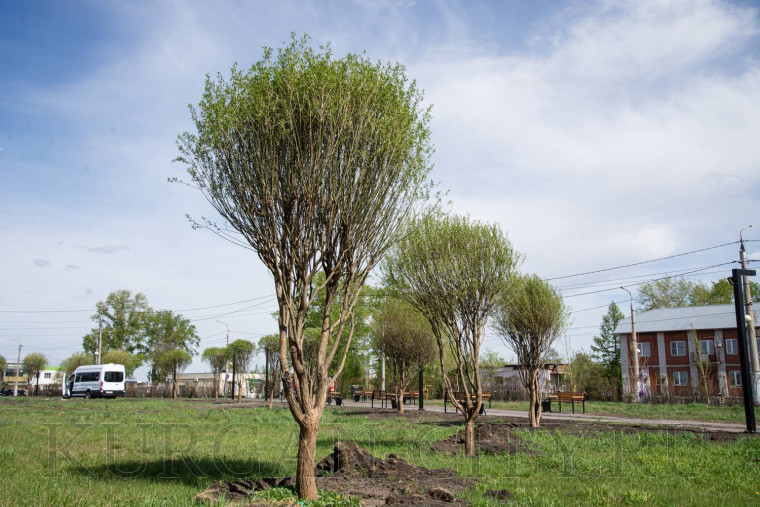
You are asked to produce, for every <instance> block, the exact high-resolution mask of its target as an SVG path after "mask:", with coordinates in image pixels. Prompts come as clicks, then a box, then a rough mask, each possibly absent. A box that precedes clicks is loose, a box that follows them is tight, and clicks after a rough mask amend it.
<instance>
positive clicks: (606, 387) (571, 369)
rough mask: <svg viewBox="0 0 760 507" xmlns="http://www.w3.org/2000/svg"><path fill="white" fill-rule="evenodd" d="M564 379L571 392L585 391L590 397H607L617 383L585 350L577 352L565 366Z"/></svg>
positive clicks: (612, 393) (611, 393)
mask: <svg viewBox="0 0 760 507" xmlns="http://www.w3.org/2000/svg"><path fill="white" fill-rule="evenodd" d="M565 371H566V380H567V381H568V382H569V388H570V390H571V391H573V392H585V393H587V394H588V395H589V398H591V399H595V400H598V399H602V398H607V399H609V398H610V397H612V396H613V395H614V392H613V391H614V390H615V389H616V387H617V383H615V382H613V381H612V378H610V377H608V376H607V370H606V369H605V367H604V366H603V365H602V364H600V363H598V362H596V361H594V358H593V357H592V356H591V355H589V354H587V353H586V352H583V351H580V352H577V353H576V354H575V355H574V356H573V358H572V360H571V361H570V364H568V365H567V367H566V370H565Z"/></svg>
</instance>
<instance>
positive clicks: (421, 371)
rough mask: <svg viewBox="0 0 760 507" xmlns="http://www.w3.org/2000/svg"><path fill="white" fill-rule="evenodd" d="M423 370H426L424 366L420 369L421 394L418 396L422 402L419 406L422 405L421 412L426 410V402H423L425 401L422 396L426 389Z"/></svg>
mask: <svg viewBox="0 0 760 507" xmlns="http://www.w3.org/2000/svg"><path fill="white" fill-rule="evenodd" d="M423 369H424V366H423V367H420V378H419V379H418V380H419V382H420V387H419V394H418V396H419V397H420V398H419V400H420V404H419V405H420V410H425V402H424V401H423V400H424V396H423V394H422V391H423V390H424V387H425V386H424V383H425V382H424V378H423V376H424V372H423Z"/></svg>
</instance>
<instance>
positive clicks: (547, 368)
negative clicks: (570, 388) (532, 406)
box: [495, 363, 565, 393]
mask: <svg viewBox="0 0 760 507" xmlns="http://www.w3.org/2000/svg"><path fill="white" fill-rule="evenodd" d="M521 369H522V366H520V365H519V364H505V365H504V366H502V367H501V368H499V369H498V370H496V374H495V376H496V377H500V378H503V379H505V381H504V382H505V384H507V385H509V384H514V385H515V386H518V385H519V386H522V384H521V383H520V382H521V381H520V370H521ZM564 375H565V365H564V364H557V363H546V364H545V365H544V367H543V368H542V369H541V370H539V372H538V390H539V392H543V393H548V392H553V391H556V390H557V389H558V388H559V386H560V385H562V377H564Z"/></svg>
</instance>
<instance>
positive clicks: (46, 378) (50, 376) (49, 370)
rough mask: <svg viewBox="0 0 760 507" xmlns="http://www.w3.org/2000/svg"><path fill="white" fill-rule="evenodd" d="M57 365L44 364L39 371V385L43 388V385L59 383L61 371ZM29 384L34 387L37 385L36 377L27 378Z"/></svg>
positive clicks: (56, 384)
mask: <svg viewBox="0 0 760 507" xmlns="http://www.w3.org/2000/svg"><path fill="white" fill-rule="evenodd" d="M60 369H61V368H60V367H59V366H45V367H44V368H42V370H41V371H40V377H39V379H40V380H39V382H40V387H42V388H44V387H45V386H52V385H55V386H58V385H60V384H61V372H60ZM29 386H30V387H32V388H34V387H36V386H37V377H32V378H30V379H29Z"/></svg>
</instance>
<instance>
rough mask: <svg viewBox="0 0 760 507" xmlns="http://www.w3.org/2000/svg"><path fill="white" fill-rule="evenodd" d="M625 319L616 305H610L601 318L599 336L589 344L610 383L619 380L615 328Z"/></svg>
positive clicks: (613, 303) (618, 349) (618, 350)
mask: <svg viewBox="0 0 760 507" xmlns="http://www.w3.org/2000/svg"><path fill="white" fill-rule="evenodd" d="M623 318H625V315H623V312H621V311H620V308H618V306H617V304H615V302H614V301H613V302H612V303H610V306H609V308H608V309H607V313H606V314H604V316H603V317H602V324H601V325H600V326H599V336H594V341H593V343H592V344H591V351H592V352H593V358H594V359H596V360H597V361H599V362H600V363H601V364H602V367H603V368H604V372H603V373H604V376H605V377H606V378H607V379H609V380H610V381H612V380H613V379H614V380H615V381H617V382H619V380H618V379H620V348H619V347H618V342H617V335H616V334H615V328H616V327H617V325H618V323H619V322H620V321H621V320H623Z"/></svg>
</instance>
